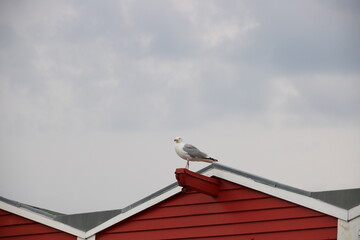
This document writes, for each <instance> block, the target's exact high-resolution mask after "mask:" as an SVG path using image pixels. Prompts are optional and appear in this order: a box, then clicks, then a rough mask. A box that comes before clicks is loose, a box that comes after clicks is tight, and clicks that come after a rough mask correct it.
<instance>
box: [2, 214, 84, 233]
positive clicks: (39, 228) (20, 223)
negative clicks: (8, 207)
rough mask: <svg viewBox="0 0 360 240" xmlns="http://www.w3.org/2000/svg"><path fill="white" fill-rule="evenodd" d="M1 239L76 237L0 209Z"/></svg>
mask: <svg viewBox="0 0 360 240" xmlns="http://www.w3.org/2000/svg"><path fill="white" fill-rule="evenodd" d="M0 239H1V240H76V239H77V237H76V236H73V235H70V234H68V233H65V232H62V231H60V230H57V229H55V228H51V227H48V226H45V225H43V224H41V223H38V222H35V221H32V220H30V219H27V218H23V217H20V216H18V215H16V214H13V213H10V212H6V211H3V210H0Z"/></svg>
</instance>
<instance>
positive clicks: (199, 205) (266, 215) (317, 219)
mask: <svg viewBox="0 0 360 240" xmlns="http://www.w3.org/2000/svg"><path fill="white" fill-rule="evenodd" d="M336 235H337V219H336V218H334V217H330V216H327V215H324V214H322V213H319V212H316V211H313V210H311V209H307V208H304V207H301V206H298V205H296V204H293V203H290V202H287V201H284V200H281V199H278V198H275V197H272V196H270V195H267V194H264V193H261V192H258V191H255V190H252V189H249V188H245V187H242V186H240V185H237V184H234V183H231V182H228V181H225V180H221V189H220V192H219V196H218V197H217V198H212V197H211V196H208V195H205V194H202V193H198V192H193V193H179V194H177V195H175V196H173V197H171V198H169V199H167V200H165V201H163V202H161V203H159V204H157V205H155V206H153V207H151V208H149V209H147V210H145V211H142V212H140V213H138V214H136V215H134V216H132V217H130V218H128V219H126V220H124V221H122V222H120V223H118V224H116V225H114V226H112V227H110V228H108V229H105V230H104V231H102V232H100V233H99V234H97V236H96V239H97V240H115V239H126V240H132V239H136V240H138V239H142V240H146V239H204V238H206V239H239V240H241V239H247V240H251V239H253V240H267V239H268V240H274V239H276V240H282V239H284V240H285V239H286V240H289V239H291V240H297V239H299V240H305V239H306V240H311V239H314V240H315V239H316V240H319V239H336Z"/></svg>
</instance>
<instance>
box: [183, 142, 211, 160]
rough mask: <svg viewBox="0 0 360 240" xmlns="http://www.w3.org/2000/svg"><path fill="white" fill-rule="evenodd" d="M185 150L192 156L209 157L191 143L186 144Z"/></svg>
mask: <svg viewBox="0 0 360 240" xmlns="http://www.w3.org/2000/svg"><path fill="white" fill-rule="evenodd" d="M183 150H184V151H185V152H187V153H188V154H189V155H190V157H192V158H207V157H208V156H207V154H206V153H203V152H201V151H200V150H199V149H197V148H196V147H194V146H193V145H191V144H188V143H187V144H185V145H184V148H183Z"/></svg>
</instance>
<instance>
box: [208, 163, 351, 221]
mask: <svg viewBox="0 0 360 240" xmlns="http://www.w3.org/2000/svg"><path fill="white" fill-rule="evenodd" d="M205 175H207V176H216V177H219V178H222V179H225V180H228V181H230V182H233V183H237V184H239V185H242V186H245V187H249V188H251V189H254V190H258V191H260V192H263V193H267V194H269V195H271V196H274V197H278V198H281V199H284V200H286V201H289V202H293V203H296V204H298V205H301V206H304V207H307V208H310V209H313V210H316V211H319V212H322V213H325V214H327V215H330V216H333V217H336V218H339V219H342V220H345V221H347V220H348V211H347V210H346V209H342V208H339V207H336V206H333V205H331V204H328V203H326V202H323V201H320V200H318V199H315V198H312V197H308V196H304V195H301V194H298V193H294V192H291V191H287V190H284V189H281V188H277V187H273V186H270V185H266V184H263V183H259V182H256V181H254V180H253V179H251V178H247V177H244V176H241V175H238V174H235V173H231V172H228V171H226V170H221V169H211V170H210V171H209V172H207V173H206V174H205Z"/></svg>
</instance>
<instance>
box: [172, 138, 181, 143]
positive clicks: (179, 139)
mask: <svg viewBox="0 0 360 240" xmlns="http://www.w3.org/2000/svg"><path fill="white" fill-rule="evenodd" d="M174 142H176V143H181V142H182V138H181V137H177V138H174Z"/></svg>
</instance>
